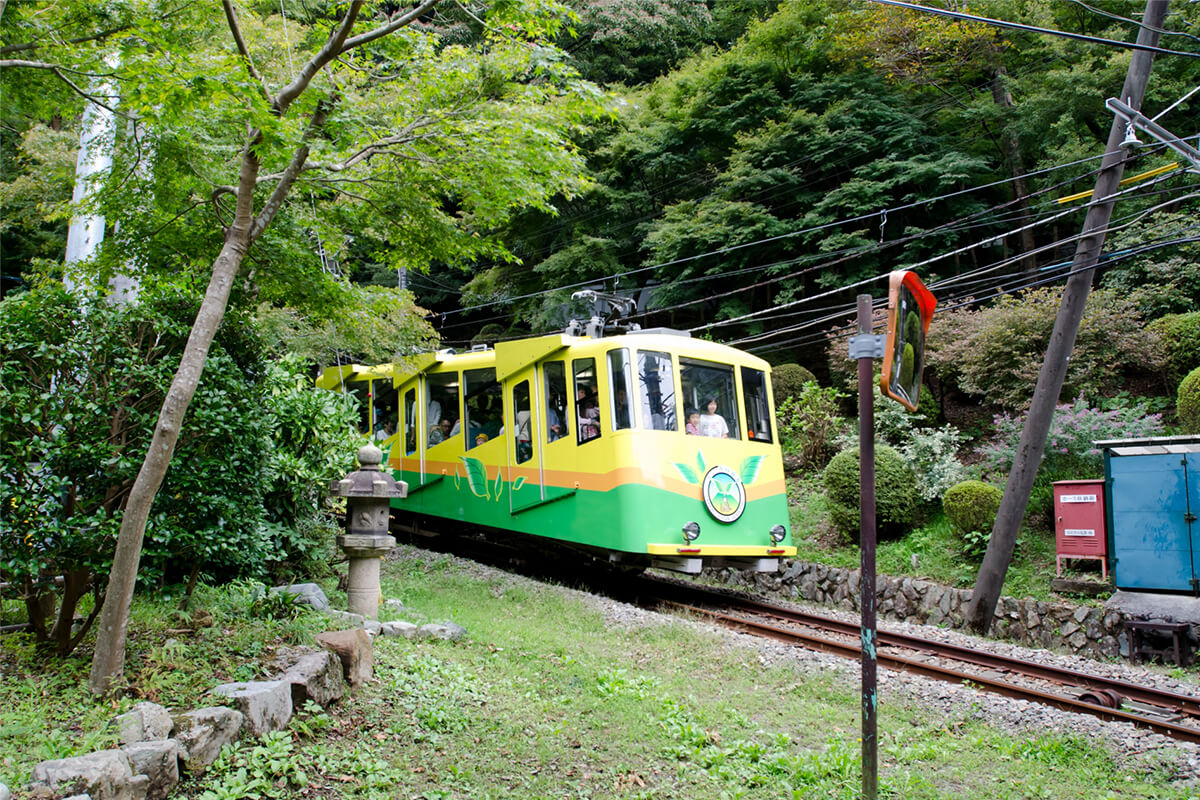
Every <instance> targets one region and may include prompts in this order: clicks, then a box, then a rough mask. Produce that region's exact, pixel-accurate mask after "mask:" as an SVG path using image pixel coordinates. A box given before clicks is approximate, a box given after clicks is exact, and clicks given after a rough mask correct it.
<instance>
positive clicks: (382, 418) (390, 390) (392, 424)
mask: <svg viewBox="0 0 1200 800" xmlns="http://www.w3.org/2000/svg"><path fill="white" fill-rule="evenodd" d="M399 399H400V396H399V393H398V392H397V391H396V388H395V387H394V386H392V379H391V378H376V379H375V380H373V381H371V405H372V407H373V408H374V409H375V410H374V413H373V414H372V415H371V417H372V420H373V424H374V425H375V436H374V438H375V441H377V442H382V441H383V440H384V439H387V438H389V437H391V436H392V435H393V434H395V432H396V419H397V418H398V417H399V416H400V412H399V408H398V407H397V404H398V402H399Z"/></svg>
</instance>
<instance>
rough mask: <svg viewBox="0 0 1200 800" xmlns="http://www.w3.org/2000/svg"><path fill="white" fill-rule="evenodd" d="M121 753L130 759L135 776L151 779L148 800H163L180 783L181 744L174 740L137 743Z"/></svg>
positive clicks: (125, 747) (123, 749)
mask: <svg viewBox="0 0 1200 800" xmlns="http://www.w3.org/2000/svg"><path fill="white" fill-rule="evenodd" d="M121 751H122V752H123V753H125V755H126V756H127V757H128V758H129V766H130V768H131V769H132V770H133V772H134V774H135V775H145V776H146V777H147V778H148V779H149V786H148V788H147V790H146V800H163V798H165V797H167V796H168V795H169V794H171V792H172V791H173V790H174V789H175V785H176V784H177V783H179V755H180V748H179V742H177V741H175V740H174V739H163V740H161V741H151V742H137V743H135V744H129V745H125V746H124V747H122V748H121Z"/></svg>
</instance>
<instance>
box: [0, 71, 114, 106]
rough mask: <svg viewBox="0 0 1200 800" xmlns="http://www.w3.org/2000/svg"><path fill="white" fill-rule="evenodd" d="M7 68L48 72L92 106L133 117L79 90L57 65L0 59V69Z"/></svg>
mask: <svg viewBox="0 0 1200 800" xmlns="http://www.w3.org/2000/svg"><path fill="white" fill-rule="evenodd" d="M7 68H18V69H44V70H47V71H49V72H53V73H54V74H55V75H56V76H57V77H58V79H59V80H60V81H62V82H63V83H65V84H66V85H67V86H69V87H71V91H73V92H75V94H77V95H79V96H80V97H82V98H83V99H84V100H87V101H88V102H89V103H94V104H96V105H98V106H100V107H101V108H103V109H105V110H106V111H110V112H111V113H113V114H116V115H117V116H120V117H124V118H125V119H133V117H131V116H129V115H128V114H122V113H121V112H120V111H117V110H116V109H115V108H113V107H112V106H110V105H109V104H108V103H102V102H100V100H98V99H97V98H96V97H95V95H91V94H88V93H87V92H85V91H84V90H83V89H80V88H79V86H78V85H76V83H75V82H74V81H72V80H71V79H70V78H68V77H67V76H66V75H64V74H63V70H62V68H61V67H59V66H58V65H57V64H50V63H47V62H45V61H22V60H20V59H0V69H7Z"/></svg>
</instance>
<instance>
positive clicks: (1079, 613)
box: [1074, 606, 1091, 622]
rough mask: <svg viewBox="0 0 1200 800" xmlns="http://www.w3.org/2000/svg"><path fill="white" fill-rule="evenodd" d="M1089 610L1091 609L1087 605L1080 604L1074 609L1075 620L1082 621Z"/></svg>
mask: <svg viewBox="0 0 1200 800" xmlns="http://www.w3.org/2000/svg"><path fill="white" fill-rule="evenodd" d="M1089 611H1091V609H1090V608H1088V607H1087V606H1080V607H1079V608H1077V609H1075V615H1074V616H1075V621H1076V622H1083V621H1084V620H1085V619H1087V615H1088V612H1089Z"/></svg>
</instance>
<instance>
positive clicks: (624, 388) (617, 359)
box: [608, 348, 633, 431]
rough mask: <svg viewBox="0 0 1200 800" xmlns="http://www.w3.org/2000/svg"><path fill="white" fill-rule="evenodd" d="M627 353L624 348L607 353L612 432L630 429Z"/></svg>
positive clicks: (629, 382) (630, 380)
mask: <svg viewBox="0 0 1200 800" xmlns="http://www.w3.org/2000/svg"><path fill="white" fill-rule="evenodd" d="M629 372H630V369H629V351H628V350H626V349H625V348H621V349H620V350H609V351H608V379H609V381H610V382H611V384H612V385H611V386H610V387H609V390H610V391H611V392H612V426H613V430H614V431H620V430H625V429H626V428H631V427H633V425H632V424H631V418H630V412H631V408H632V405H631V403H630V400H629V387H630V385H631V384H632V383H633V381H632V379H631V378H630V374H629Z"/></svg>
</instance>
